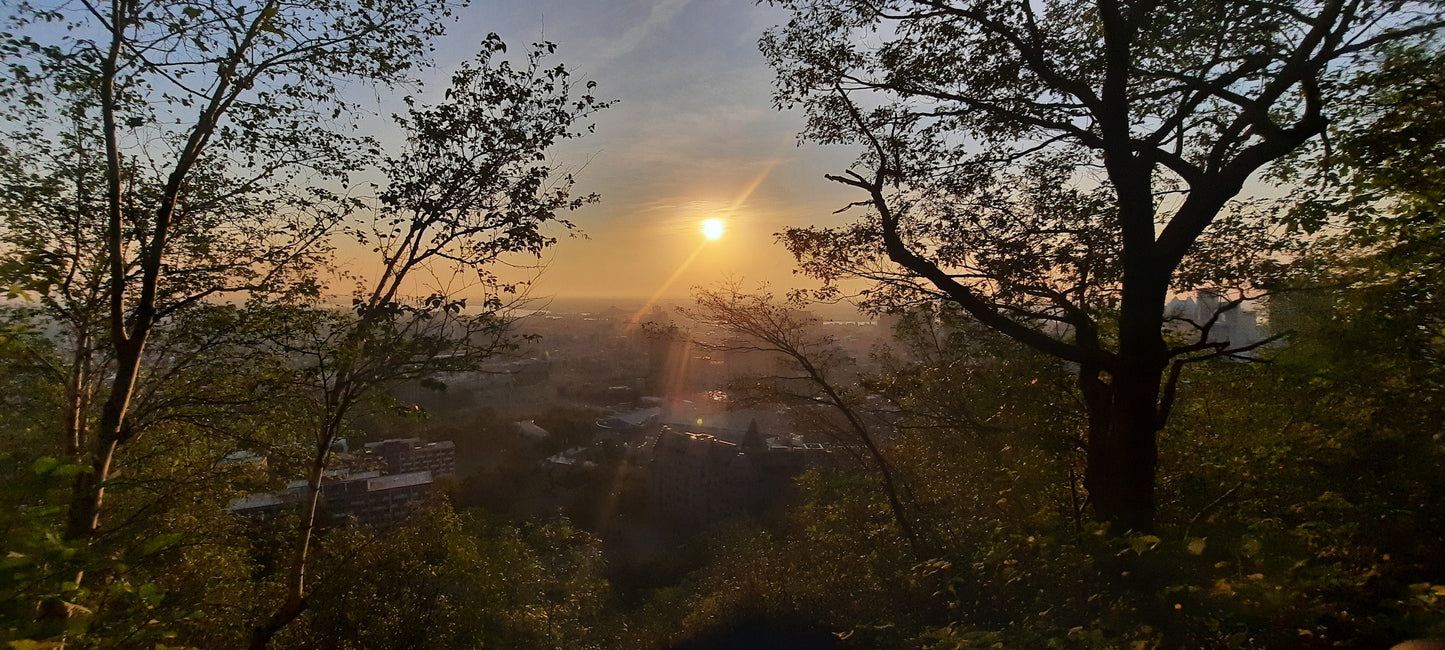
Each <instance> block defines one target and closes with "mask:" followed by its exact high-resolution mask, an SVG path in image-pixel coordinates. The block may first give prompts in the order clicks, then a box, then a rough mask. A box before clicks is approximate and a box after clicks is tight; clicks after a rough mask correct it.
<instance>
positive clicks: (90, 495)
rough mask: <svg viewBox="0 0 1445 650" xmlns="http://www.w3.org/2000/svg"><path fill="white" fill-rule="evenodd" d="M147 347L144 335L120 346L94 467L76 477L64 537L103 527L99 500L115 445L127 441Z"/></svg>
mask: <svg viewBox="0 0 1445 650" xmlns="http://www.w3.org/2000/svg"><path fill="white" fill-rule="evenodd" d="M144 347H145V338H144V337H143V336H142V337H137V338H136V339H132V340H131V341H129V342H127V343H126V344H123V345H119V346H117V348H118V354H117V355H116V371H115V381H114V382H113V383H112V385H111V389H110V397H108V398H107V399H106V401H105V409H104V410H103V411H101V414H100V427H99V430H98V431H96V436H95V445H94V446H93V447H92V449H91V454H90V466H91V471H89V472H81V473H80V474H78V475H76V477H75V486H74V490H73V491H72V493H71V500H70V512H69V516H68V517H67V521H66V527H65V538H66V539H68V540H81V539H89V538H90V537H91V536H93V535H94V534H95V531H96V529H98V528H99V527H100V504H101V501H102V500H104V498H105V482H106V480H108V479H109V478H110V474H111V469H112V466H113V464H114V462H115V451H116V447H118V446H120V444H121V443H123V442H125V435H124V423H125V414H126V411H127V410H128V409H129V408H130V398H131V394H132V393H133V392H134V391H135V380H136V377H137V376H138V375H139V374H140V360H141V350H142V349H144Z"/></svg>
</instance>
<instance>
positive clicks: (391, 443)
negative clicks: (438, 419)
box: [366, 438, 457, 476]
mask: <svg viewBox="0 0 1445 650" xmlns="http://www.w3.org/2000/svg"><path fill="white" fill-rule="evenodd" d="M366 448H367V449H368V450H369V451H371V452H372V453H374V454H376V455H377V456H380V457H381V458H382V461H383V462H384V463H385V466H386V473H387V474H405V473H408V472H423V471H425V472H431V473H432V474H435V475H437V476H445V475H450V474H452V473H453V472H454V471H455V470H456V458H457V447H456V444H455V443H453V442H452V441H450V440H442V441H439V442H422V441H421V439H420V438H392V439H389V440H382V441H381V442H368V443H366Z"/></svg>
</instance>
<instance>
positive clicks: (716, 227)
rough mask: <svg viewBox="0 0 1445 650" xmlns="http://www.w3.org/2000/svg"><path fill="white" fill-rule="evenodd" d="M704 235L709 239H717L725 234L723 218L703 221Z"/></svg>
mask: <svg viewBox="0 0 1445 650" xmlns="http://www.w3.org/2000/svg"><path fill="white" fill-rule="evenodd" d="M702 236H703V237H707V238H708V239H717V238H719V237H722V236H723V222H722V219H708V220H707V221H704V222H702Z"/></svg>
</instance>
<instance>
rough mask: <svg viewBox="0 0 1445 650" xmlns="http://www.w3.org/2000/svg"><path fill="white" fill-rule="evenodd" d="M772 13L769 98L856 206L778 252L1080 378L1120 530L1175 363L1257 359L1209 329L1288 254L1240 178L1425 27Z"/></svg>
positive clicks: (1309, 8) (1389, 19)
mask: <svg viewBox="0 0 1445 650" xmlns="http://www.w3.org/2000/svg"><path fill="white" fill-rule="evenodd" d="M775 4H778V5H782V6H784V7H785V8H787V9H788V10H790V12H791V18H790V20H789V22H788V23H787V24H786V25H785V26H782V27H780V28H777V29H774V30H773V31H771V32H769V33H768V34H767V35H766V36H765V37H764V39H763V41H762V47H763V51H764V54H765V55H766V56H767V57H768V58H769V60H770V62H771V63H772V65H773V67H774V69H775V70H776V71H777V82H776V88H777V91H776V93H775V102H776V103H777V104H778V105H779V106H782V107H791V106H794V105H801V106H802V107H803V108H804V110H805V111H806V113H807V120H808V121H807V126H806V128H805V131H804V137H806V138H809V139H811V140H814V141H816V142H819V143H823V144H852V145H858V146H860V147H862V153H861V154H860V156H859V158H858V160H857V161H856V162H855V164H854V165H853V166H852V167H851V168H850V169H848V170H847V171H846V172H844V173H842V174H836V175H831V176H829V178H830V179H831V180H833V181H836V182H839V183H841V184H844V185H847V186H850V187H853V188H855V189H857V190H858V191H859V192H860V194H861V195H862V198H861V200H860V201H858V202H856V203H854V204H852V205H850V206H849V207H863V208H864V209H865V210H866V211H867V212H866V214H865V215H864V216H863V217H862V218H861V219H860V220H859V221H857V222H855V223H853V224H851V225H848V226H844V227H841V228H821V227H816V226H815V227H804V228H795V229H791V230H789V231H787V232H784V233H782V234H781V235H780V239H781V240H782V242H783V243H784V244H785V245H786V246H788V248H789V249H790V250H791V251H792V252H793V253H794V255H795V256H797V258H798V260H799V263H800V265H801V267H802V269H803V271H804V272H806V273H808V274H810V275H813V276H815V277H818V278H821V279H823V280H824V281H825V282H826V283H827V284H828V286H827V288H826V289H825V294H826V295H829V296H836V295H837V294H838V290H837V282H838V281H839V280H842V279H848V278H861V279H864V280H869V281H871V283H872V288H871V289H869V290H868V291H869V292H870V293H869V294H868V295H866V296H865V304H869V305H871V306H872V307H873V308H875V309H880V308H898V307H900V306H903V305H908V304H912V303H914V302H917V301H921V300H936V299H942V300H948V301H950V302H952V303H954V304H956V305H958V306H959V307H960V308H961V309H963V310H964V311H966V312H967V313H969V314H970V315H971V316H972V317H973V318H975V319H977V320H978V321H979V322H980V323H982V324H983V325H985V326H987V327H990V328H992V329H994V330H996V331H998V332H1000V333H1002V334H1004V335H1006V336H1008V337H1009V338H1011V339H1014V340H1016V341H1018V342H1020V343H1023V344H1025V345H1028V346H1030V347H1032V348H1034V349H1036V350H1038V351H1040V352H1043V353H1046V354H1050V355H1052V356H1055V357H1058V358H1060V359H1063V360H1066V361H1069V362H1073V363H1076V364H1079V367H1080V370H1079V372H1078V383H1079V394H1080V396H1081V398H1082V403H1081V406H1082V407H1083V410H1084V411H1085V412H1086V413H1087V415H1088V423H1089V434H1088V441H1087V442H1088V445H1087V448H1086V457H1087V463H1086V466H1085V476H1084V483H1085V485H1086V486H1087V488H1088V490H1089V493H1090V497H1091V503H1092V505H1093V509H1094V511H1095V513H1096V514H1097V515H1098V517H1099V518H1100V519H1101V520H1103V521H1107V522H1110V523H1112V524H1114V525H1116V526H1120V527H1124V528H1132V529H1135V530H1148V529H1149V528H1150V527H1152V526H1153V524H1154V515H1155V507H1156V500H1155V498H1154V496H1155V495H1154V488H1155V470H1156V467H1157V462H1158V437H1157V435H1158V432H1159V430H1160V429H1161V428H1162V427H1163V426H1164V425H1165V423H1166V422H1167V421H1168V419H1169V414H1170V409H1171V407H1172V400H1173V395H1174V394H1175V392H1176V391H1177V388H1178V381H1179V377H1180V368H1181V367H1182V366H1183V365H1185V364H1189V363H1193V362H1196V361H1202V360H1205V359H1211V358H1218V357H1221V356H1239V355H1241V354H1242V353H1244V352H1247V351H1249V350H1252V349H1255V348H1256V347H1257V346H1258V345H1259V344H1260V342H1258V341H1228V340H1221V339H1219V337H1217V336H1215V337H1211V332H1212V330H1213V329H1214V325H1216V324H1217V320H1218V316H1219V314H1221V313H1223V311H1226V310H1227V309H1230V308H1233V307H1236V306H1237V305H1238V304H1239V302H1240V301H1243V300H1245V299H1248V298H1250V297H1256V296H1257V295H1258V294H1259V291H1260V287H1261V284H1262V282H1263V281H1264V280H1265V279H1267V278H1268V277H1270V275H1271V274H1272V272H1273V271H1274V270H1276V269H1277V267H1278V266H1279V261H1278V260H1279V258H1280V257H1281V254H1282V253H1283V252H1285V251H1288V250H1291V249H1292V248H1293V247H1294V246H1295V244H1296V243H1297V242H1294V241H1292V240H1291V239H1290V238H1289V237H1287V236H1285V235H1286V233H1284V232H1283V230H1282V229H1281V228H1279V227H1278V226H1281V225H1283V224H1284V223H1285V222H1286V221H1287V220H1286V219H1282V218H1281V216H1280V213H1278V212H1277V211H1272V210H1270V209H1268V207H1267V206H1266V205H1263V204H1261V203H1260V202H1258V201H1251V200H1248V195H1247V194H1245V193H1244V192H1245V187H1246V183H1247V182H1248V181H1250V180H1251V179H1252V178H1254V177H1255V176H1256V175H1257V174H1258V173H1259V172H1261V171H1263V170H1265V169H1266V168H1267V166H1269V165H1270V164H1271V163H1273V162H1274V161H1277V160H1280V159H1282V158H1284V157H1286V156H1287V155H1289V154H1291V153H1292V152H1296V151H1298V150H1300V149H1301V148H1303V147H1305V146H1306V145H1307V143H1309V142H1311V141H1312V140H1315V139H1317V138H1318V136H1320V135H1321V134H1322V133H1323V132H1324V131H1325V130H1326V127H1327V125H1328V124H1329V122H1330V120H1331V119H1333V118H1335V117H1336V116H1337V115H1340V114H1348V113H1349V112H1350V110H1351V108H1350V107H1351V106H1352V103H1355V102H1357V100H1358V99H1359V97H1358V96H1356V95H1355V94H1354V93H1353V91H1352V88H1354V87H1355V86H1356V85H1357V84H1358V83H1359V82H1361V81H1362V80H1363V79H1365V78H1367V77H1368V76H1369V75H1370V74H1372V73H1375V72H1377V71H1379V70H1380V69H1381V68H1380V67H1379V66H1378V65H1377V64H1378V63H1379V60H1378V59H1379V58H1380V57H1381V56H1382V54H1383V53H1384V52H1385V51H1386V50H1387V49H1388V48H1390V47H1409V46H1416V47H1421V48H1424V49H1426V50H1427V51H1434V50H1437V49H1438V47H1439V43H1438V36H1437V33H1438V32H1439V30H1440V29H1441V28H1442V27H1445V22H1442V21H1441V20H1440V19H1439V9H1440V5H1439V4H1438V3H1437V2H1433V1H1428V0H1427V1H1424V2H1418V3H1413V2H1412V3H1374V2H1370V3H1355V4H1347V5H1328V6H1324V5H1318V4H1316V3H1309V2H1298V3H1284V4H1271V5H1268V6H1265V5H1259V4H1257V3H1253V2H1223V3H1212V4H1208V5H1207V6H1206V5H1197V6H1194V5H1191V6H1181V5H1175V4H1159V3H1152V2H1116V1H1113V0H1103V1H1099V2H1075V1H1069V0H1060V1H1057V2H1045V3H1042V4H1039V3H1030V2H988V1H980V2H975V1H971V0H967V1H958V2H936V1H918V2H908V1H905V2H896V3H886V4H883V5H879V4H874V3H841V4H840V3H832V2H823V1H814V0H779V1H778V2H776V3H775ZM865 96H866V97H867V99H863V97H865ZM1237 199H1239V200H1237ZM1199 290H1210V291H1212V292H1215V293H1224V294H1227V295H1228V300H1225V301H1224V303H1223V305H1222V306H1221V308H1220V309H1218V310H1217V311H1216V314H1215V316H1214V317H1211V318H1205V319H1202V322H1193V323H1191V325H1192V326H1193V328H1194V329H1195V330H1196V332H1195V333H1196V334H1197V338H1195V339H1194V340H1189V341H1183V342H1180V341H1177V340H1173V341H1171V340H1168V337H1166V335H1165V333H1164V330H1165V327H1166V324H1167V320H1166V316H1165V314H1164V308H1165V303H1166V301H1167V300H1168V298H1169V294H1170V293H1171V292H1175V293H1178V292H1192V291H1199Z"/></svg>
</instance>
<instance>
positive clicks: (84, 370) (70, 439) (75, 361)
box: [65, 325, 93, 460]
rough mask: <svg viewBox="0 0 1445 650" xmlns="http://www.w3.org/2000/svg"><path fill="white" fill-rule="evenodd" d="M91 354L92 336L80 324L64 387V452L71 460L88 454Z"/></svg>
mask: <svg viewBox="0 0 1445 650" xmlns="http://www.w3.org/2000/svg"><path fill="white" fill-rule="evenodd" d="M92 353H93V350H91V347H90V336H89V333H88V332H87V331H86V329H85V326H84V325H81V326H80V327H77V328H76V335H75V350H74V351H73V352H72V355H71V360H70V377H68V378H67V380H66V384H65V400H66V405H65V452H66V454H67V455H69V456H70V458H71V459H72V460H80V459H81V457H82V455H83V454H84V453H85V443H86V442H87V441H86V435H85V434H86V417H87V416H86V412H87V411H89V410H90V399H91V384H90V382H91V367H92V364H93V361H92V357H91V354H92Z"/></svg>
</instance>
